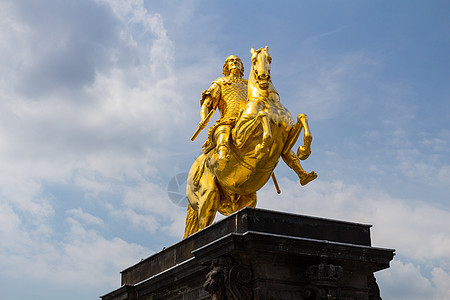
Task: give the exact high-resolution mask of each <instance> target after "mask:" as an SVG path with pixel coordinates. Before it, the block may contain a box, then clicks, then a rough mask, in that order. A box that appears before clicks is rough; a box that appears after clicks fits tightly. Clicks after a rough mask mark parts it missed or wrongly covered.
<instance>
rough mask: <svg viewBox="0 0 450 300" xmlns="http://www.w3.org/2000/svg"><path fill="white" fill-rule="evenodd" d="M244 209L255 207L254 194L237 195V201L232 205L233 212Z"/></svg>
mask: <svg viewBox="0 0 450 300" xmlns="http://www.w3.org/2000/svg"><path fill="white" fill-rule="evenodd" d="M245 207H256V193H250V194H244V195H239V199H238V200H237V201H236V203H235V204H234V211H238V210H241V209H243V208H245Z"/></svg>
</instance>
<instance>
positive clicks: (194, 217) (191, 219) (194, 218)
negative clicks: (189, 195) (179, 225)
mask: <svg viewBox="0 0 450 300" xmlns="http://www.w3.org/2000/svg"><path fill="white" fill-rule="evenodd" d="M197 231H198V213H197V212H196V211H195V210H194V209H193V208H192V206H191V205H190V204H188V208H187V215H186V227H185V229H184V237H183V238H187V237H188V236H190V235H191V234H194V233H196V232H197Z"/></svg>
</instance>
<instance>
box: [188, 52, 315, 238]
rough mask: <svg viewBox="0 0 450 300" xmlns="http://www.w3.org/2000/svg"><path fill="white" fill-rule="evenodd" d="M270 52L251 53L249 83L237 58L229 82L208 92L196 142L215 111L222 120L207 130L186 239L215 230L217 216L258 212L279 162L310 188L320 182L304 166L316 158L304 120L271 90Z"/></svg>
mask: <svg viewBox="0 0 450 300" xmlns="http://www.w3.org/2000/svg"><path fill="white" fill-rule="evenodd" d="M268 50H269V49H268V47H267V46H266V47H265V48H261V49H259V50H254V49H253V48H252V50H251V53H252V68H251V70H250V75H249V80H248V83H247V81H246V80H245V79H243V78H242V76H243V75H244V66H243V64H242V62H241V60H240V59H239V57H237V56H235V55H231V56H229V57H228V58H227V59H226V61H225V63H224V66H223V74H224V75H225V76H224V77H220V78H218V79H216V80H215V81H214V82H213V83H212V84H211V87H210V88H209V89H208V90H206V91H204V92H203V95H202V99H201V101H200V104H201V112H200V115H201V122H200V124H199V126H198V130H197V131H196V133H195V134H194V136H193V137H192V140H194V139H195V137H196V136H197V135H198V133H199V132H200V131H201V130H202V129H203V128H205V127H206V125H207V123H208V122H209V119H210V118H211V115H212V113H213V111H214V110H215V109H217V108H218V109H219V112H220V119H219V120H218V121H217V122H216V124H214V125H213V126H212V127H211V128H210V129H209V130H208V140H207V141H206V142H205V143H204V144H203V154H202V155H200V156H199V157H198V158H197V159H196V161H195V162H194V164H193V165H192V167H191V169H190V171H189V175H188V180H187V187H186V194H187V198H188V200H189V206H188V213H187V217H186V228H185V234H184V237H187V236H189V235H191V234H193V233H195V232H197V231H198V230H200V229H203V228H205V227H206V226H208V225H210V224H211V223H212V222H213V221H214V218H215V215H216V213H217V212H220V213H222V214H224V215H229V214H232V213H234V212H236V211H238V210H240V209H242V208H244V207H247V206H250V207H255V206H256V191H258V190H259V189H260V188H262V187H263V186H264V184H266V182H267V181H268V180H269V178H270V177H272V178H273V180H274V183H275V185H276V186H277V189H278V185H277V183H276V179H275V175H274V174H273V170H274V169H275V167H276V166H277V164H278V161H279V159H280V157H281V158H282V159H283V161H284V162H285V163H286V164H287V165H288V166H289V167H290V168H291V169H292V170H294V171H295V173H297V175H298V177H299V179H300V184H301V185H305V184H307V183H308V182H310V181H312V180H314V179H315V178H316V177H317V174H316V173H315V172H310V173H307V172H306V171H304V170H303V168H302V166H301V165H300V159H301V160H304V159H306V158H308V156H309V155H310V154H311V141H312V135H311V131H310V129H309V125H308V117H307V116H306V115H305V114H300V115H298V116H297V122H294V120H293V119H292V117H291V114H290V112H289V111H288V110H287V108H285V107H284V106H283V105H282V104H281V103H280V97H279V95H278V92H277V90H276V89H275V87H274V85H273V84H272V81H271V77H270V64H271V61H272V57H271V56H270V54H269V52H268ZM302 129H303V130H304V138H303V140H304V145H303V146H300V147H298V149H297V154H296V153H294V151H293V150H292V147H293V146H294V144H295V142H296V141H297V138H298V137H299V135H300V133H301V131H302Z"/></svg>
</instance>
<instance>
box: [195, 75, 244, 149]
mask: <svg viewBox="0 0 450 300" xmlns="http://www.w3.org/2000/svg"><path fill="white" fill-rule="evenodd" d="M207 95H210V96H211V97H212V100H213V101H212V103H211V106H210V107H209V108H210V109H215V108H216V107H217V108H218V109H219V112H220V119H219V120H217V123H216V124H214V125H213V126H212V127H211V128H210V129H209V131H208V140H207V141H206V142H205V144H204V145H203V152H204V153H207V152H209V151H210V150H212V149H213V148H214V147H215V145H214V144H215V143H216V142H218V143H219V144H223V145H224V146H227V144H228V134H229V132H230V129H231V127H232V126H233V125H234V124H235V123H236V119H237V117H238V115H239V112H240V110H241V108H243V107H244V106H245V104H246V103H247V80H246V79H243V78H233V77H220V78H217V79H216V80H215V81H214V82H213V83H212V85H211V87H210V88H209V89H208V90H206V91H204V92H203V97H202V101H201V104H203V100H204V99H205V97H206V96H207ZM218 135H222V136H223V137H225V136H227V137H226V138H224V139H223V141H222V139H219V141H217V140H216V141H214V140H215V139H217V136H218ZM214 136H215V137H216V138H214Z"/></svg>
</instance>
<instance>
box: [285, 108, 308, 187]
mask: <svg viewBox="0 0 450 300" xmlns="http://www.w3.org/2000/svg"><path fill="white" fill-rule="evenodd" d="M302 128H303V129H304V130H305V136H304V139H303V140H304V143H305V144H304V145H303V146H300V147H299V148H298V150H297V155H295V153H294V151H292V147H293V146H294V144H295V142H296V141H297V139H298V137H299V135H300V132H301V131H302ZM311 141H312V135H311V131H310V130H309V125H308V116H307V115H305V114H299V115H298V116H297V123H296V124H295V125H294V127H292V129H291V131H290V132H289V135H288V138H287V140H286V143H285V145H284V148H283V152H282V154H281V158H282V159H283V161H284V162H285V163H286V164H287V165H288V167H290V168H291V169H292V170H294V172H295V173H296V174H297V175H298V177H299V179H300V184H301V185H305V184H307V183H308V182H310V181H312V180H314V179H316V178H317V174H316V173H315V172H314V171H312V172H310V173H308V172H306V171H305V170H303V168H302V166H301V164H300V161H299V159H302V160H303V159H306V158H307V157H308V156H309V155H310V154H311Z"/></svg>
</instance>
